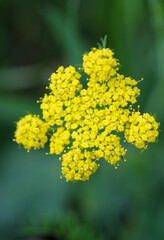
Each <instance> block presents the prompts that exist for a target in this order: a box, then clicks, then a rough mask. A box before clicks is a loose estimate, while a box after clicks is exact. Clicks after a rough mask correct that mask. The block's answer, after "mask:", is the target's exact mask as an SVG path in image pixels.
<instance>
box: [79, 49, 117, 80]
mask: <svg viewBox="0 0 164 240" xmlns="http://www.w3.org/2000/svg"><path fill="white" fill-rule="evenodd" d="M113 54H114V53H113V52H112V51H111V50H110V49H109V48H103V49H96V48H92V51H90V52H89V53H88V54H85V55H84V56H83V68H84V72H85V73H87V74H88V75H89V76H90V77H91V79H92V80H93V81H94V82H97V81H98V82H104V81H108V80H109V79H110V77H111V76H114V75H115V74H116V71H117V70H118V65H119V64H118V62H117V60H116V59H115V58H114V57H113Z"/></svg>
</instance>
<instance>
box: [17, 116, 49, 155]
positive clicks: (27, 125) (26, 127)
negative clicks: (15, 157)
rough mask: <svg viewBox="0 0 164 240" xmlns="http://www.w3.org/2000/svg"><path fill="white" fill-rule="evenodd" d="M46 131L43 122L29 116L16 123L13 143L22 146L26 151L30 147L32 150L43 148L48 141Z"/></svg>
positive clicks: (46, 126)
mask: <svg viewBox="0 0 164 240" xmlns="http://www.w3.org/2000/svg"><path fill="white" fill-rule="evenodd" d="M47 131H48V125H47V123H45V122H43V121H42V120H41V119H40V118H39V116H36V115H34V116H32V115H31V114H29V115H26V116H25V117H24V118H22V119H20V120H19V121H18V122H17V129H16V131H15V139H14V141H16V142H17V143H18V144H21V145H23V147H24V148H26V149H27V150H28V151H29V150H30V149H31V148H32V147H33V148H34V149H39V148H44V146H45V143H46V142H47V140H48V138H47V136H46V134H47Z"/></svg>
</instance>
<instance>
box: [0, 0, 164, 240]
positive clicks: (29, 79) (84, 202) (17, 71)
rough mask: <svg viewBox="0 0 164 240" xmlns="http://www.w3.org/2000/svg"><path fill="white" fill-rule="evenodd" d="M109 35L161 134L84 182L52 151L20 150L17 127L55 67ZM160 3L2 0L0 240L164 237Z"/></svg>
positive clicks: (163, 11) (163, 15) (35, 109)
mask: <svg viewBox="0 0 164 240" xmlns="http://www.w3.org/2000/svg"><path fill="white" fill-rule="evenodd" d="M106 34H107V36H108V41H107V45H108V47H110V48H111V49H113V50H114V52H115V57H116V58H117V59H119V60H120V63H121V69H120V72H121V73H123V74H125V75H126V76H131V77H133V78H135V79H136V80H139V79H140V78H141V77H143V78H144V81H142V82H140V83H139V87H140V89H141V96H140V97H139V99H138V102H139V104H141V111H142V112H149V113H153V114H155V113H156V114H157V121H159V122H160V123H161V126H160V129H161V133H160V136H159V141H158V143H157V144H150V145H149V147H148V149H147V150H146V151H144V152H143V153H141V152H140V150H136V149H135V147H133V146H131V145H130V144H129V145H128V146H127V148H128V152H127V157H126V158H127V162H126V163H122V164H121V166H120V167H119V168H118V169H117V170H115V169H114V168H113V167H112V166H110V165H109V164H107V163H106V162H102V164H101V167H100V168H99V170H98V171H97V172H96V174H94V175H93V176H91V179H90V181H88V182H84V183H76V184H73V183H66V182H65V180H64V179H62V180H61V179H60V162H59V158H58V156H46V155H45V152H46V151H48V149H46V150H39V151H30V153H27V151H26V150H24V149H19V148H18V146H17V144H16V143H14V142H12V139H13V135H14V131H15V124H14V122H16V121H18V119H19V117H21V116H24V115H26V114H27V112H31V113H33V114H34V113H38V114H40V110H39V105H38V104H37V103H36V101H37V99H39V98H40V97H42V96H43V95H44V92H45V86H46V85H47V84H48V81H47V79H48V78H49V76H50V74H51V73H52V72H54V71H55V70H56V69H57V67H58V66H60V65H64V66H68V65H70V64H81V62H82V54H83V53H84V52H86V51H89V49H90V48H91V47H93V46H97V42H99V39H100V37H103V36H104V35H106ZM163 124H164V1H163V0H133V1H131V0H115V1H112V0H90V1H88V0H46V1H44V0H28V1H27V0H23V1H22V0H15V1H11V0H1V1H0V166H1V167H0V239H2V240H5V239H28V240H29V239H30V240H32V239H33V240H34V239H37V240H38V239H63V240H64V239H66V240H67V239H68V240H81V239H86V240H92V239H97V240H98V239H108V240H132V239H133V240H135V239H137V240H138V239H140V240H142V239H143V240H147V239H148V240H154V239H156V240H163V239H164V135H163V131H162V129H163Z"/></svg>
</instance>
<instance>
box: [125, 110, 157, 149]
mask: <svg viewBox="0 0 164 240" xmlns="http://www.w3.org/2000/svg"><path fill="white" fill-rule="evenodd" d="M158 128H159V123H157V122H156V121H155V118H154V117H153V116H150V115H149V114H148V113H144V114H143V115H141V114H140V112H133V113H132V115H131V116H129V121H128V123H127V124H126V128H125V138H126V140H127V142H130V143H132V144H134V145H135V146H136V147H137V148H142V149H144V148H145V149H146V148H147V145H148V143H149V142H155V141H156V139H157V137H158V133H159V131H158Z"/></svg>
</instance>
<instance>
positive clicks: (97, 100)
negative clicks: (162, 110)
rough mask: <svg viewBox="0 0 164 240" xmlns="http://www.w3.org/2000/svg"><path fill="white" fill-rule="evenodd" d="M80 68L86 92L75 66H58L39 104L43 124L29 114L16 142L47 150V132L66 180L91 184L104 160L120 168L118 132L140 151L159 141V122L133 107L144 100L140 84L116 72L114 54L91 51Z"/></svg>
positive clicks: (121, 152)
mask: <svg viewBox="0 0 164 240" xmlns="http://www.w3.org/2000/svg"><path fill="white" fill-rule="evenodd" d="M82 69H83V70H84V72H85V73H87V74H88V75H89V77H88V78H87V80H88V81H87V88H86V89H82V84H81V83H80V77H81V75H80V74H79V73H78V71H76V69H75V68H74V67H72V66H69V67H67V68H64V67H59V68H58V70H57V71H56V72H55V73H53V74H52V75H51V77H50V79H49V80H50V84H49V87H47V88H48V89H49V93H48V94H45V96H44V97H43V98H42V99H41V100H40V102H41V104H40V108H41V109H42V113H43V119H44V121H45V122H43V121H42V120H40V119H39V117H38V116H32V115H27V116H26V117H25V118H23V119H21V120H20V121H19V122H18V123H17V130H16V133H15V141H16V142H17V143H19V144H23V146H24V147H25V148H27V149H28V150H29V149H31V147H34V148H40V147H44V144H45V142H46V141H47V136H46V133H49V134H50V136H51V137H50V142H49V147H50V152H49V153H50V154H62V156H61V157H60V161H61V165H62V175H63V176H65V178H66V181H78V180H82V181H85V180H88V179H89V177H90V175H91V174H93V173H94V172H95V171H96V170H97V169H98V167H99V163H98V162H99V159H100V158H103V159H105V160H106V161H107V162H109V163H110V164H112V165H114V166H115V168H117V166H118V165H119V164H118V162H119V161H120V160H121V159H124V156H125V153H126V149H124V147H122V145H121V143H120V141H121V139H120V137H119V136H117V133H119V132H124V134H125V139H126V140H127V141H128V142H130V143H132V144H134V145H135V146H136V147H137V148H146V147H147V145H148V143H149V142H155V141H156V139H157V137H158V127H159V124H158V123H157V122H156V121H155V118H154V117H153V116H150V115H149V114H148V113H145V114H143V115H141V113H140V112H139V111H137V112H135V110H134V109H133V108H132V106H133V104H135V103H136V102H137V100H136V98H137V97H138V96H139V95H140V90H139V89H138V87H137V81H135V80H134V79H131V78H130V77H124V76H123V75H120V74H119V73H118V62H117V60H116V59H115V58H114V56H113V52H112V51H111V50H110V49H108V48H102V49H96V48H93V49H92V50H91V51H90V52H89V53H88V54H85V55H84V56H83V68H82ZM124 160H125V159H124ZM125 161H126V160H125Z"/></svg>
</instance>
